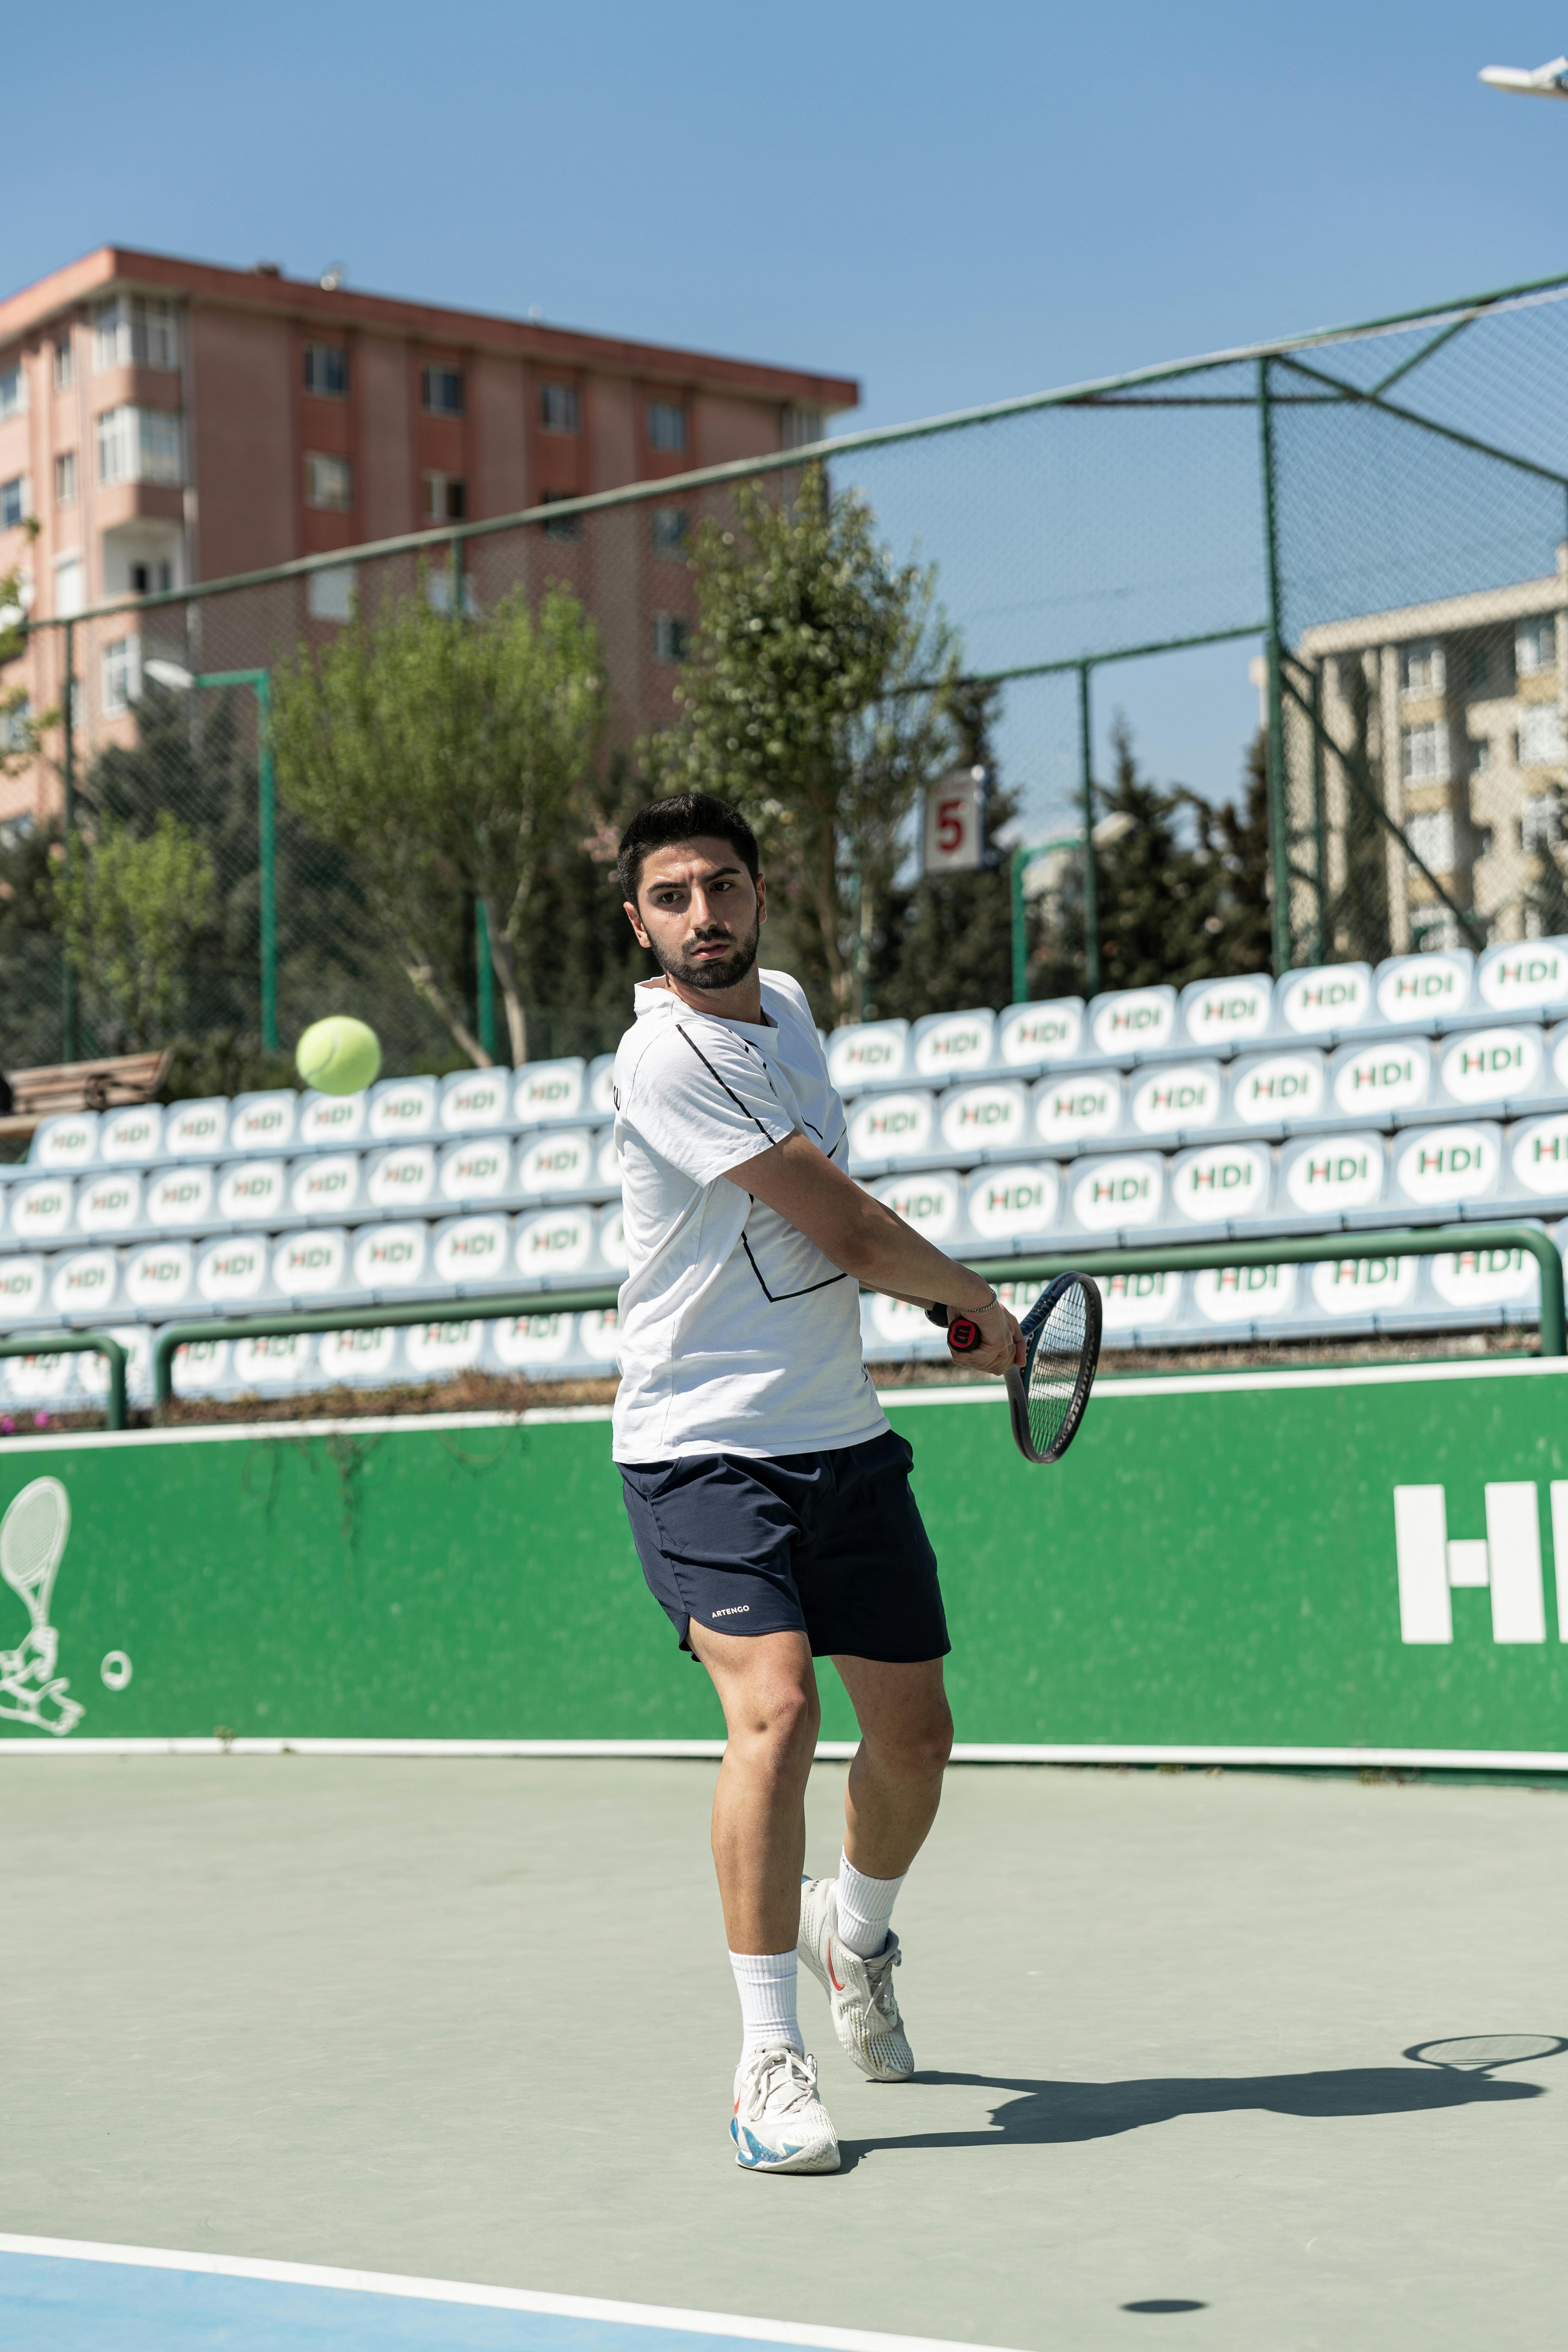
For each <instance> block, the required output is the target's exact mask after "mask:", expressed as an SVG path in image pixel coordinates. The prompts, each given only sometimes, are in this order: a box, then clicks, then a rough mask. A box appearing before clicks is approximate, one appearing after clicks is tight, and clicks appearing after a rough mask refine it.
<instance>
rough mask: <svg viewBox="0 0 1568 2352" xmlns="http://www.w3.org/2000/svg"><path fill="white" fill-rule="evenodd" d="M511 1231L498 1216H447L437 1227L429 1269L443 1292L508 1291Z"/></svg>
mask: <svg viewBox="0 0 1568 2352" xmlns="http://www.w3.org/2000/svg"><path fill="white" fill-rule="evenodd" d="M510 1243H511V1228H510V1220H509V1219H507V1218H506V1217H504V1216H501V1215H500V1214H492V1215H490V1216H484V1217H448V1218H447V1220H446V1221H445V1223H442V1224H439V1225H437V1227H436V1231H435V1235H434V1238H433V1241H432V1244H431V1252H430V1268H431V1272H432V1274H433V1275H434V1276H435V1278H436V1280H437V1283H438V1284H439V1285H440V1286H441V1287H442V1288H443V1289H447V1290H454V1291H457V1292H458V1294H459V1295H460V1294H461V1293H462V1292H463V1291H465V1290H467V1291H469V1292H473V1293H476V1294H477V1293H479V1292H480V1291H495V1290H510V1287H511V1275H512V1268H511V1265H510V1256H511V1250H510Z"/></svg>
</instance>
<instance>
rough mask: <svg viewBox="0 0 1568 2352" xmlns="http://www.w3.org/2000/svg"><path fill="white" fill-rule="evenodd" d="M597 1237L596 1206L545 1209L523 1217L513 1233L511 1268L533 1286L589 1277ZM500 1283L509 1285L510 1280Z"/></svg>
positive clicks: (502, 1286) (520, 1278) (504, 1285)
mask: <svg viewBox="0 0 1568 2352" xmlns="http://www.w3.org/2000/svg"><path fill="white" fill-rule="evenodd" d="M594 1239H595V1235H594V1212H593V1211H592V1209H587V1208H559V1209H542V1210H540V1211H537V1212H536V1213H534V1214H533V1215H532V1216H524V1217H519V1219H518V1220H517V1223H516V1226H515V1228H514V1230H513V1233H512V1236H511V1268H510V1271H511V1273H512V1274H513V1275H515V1276H517V1277H518V1279H519V1280H520V1281H521V1282H523V1283H526V1284H529V1285H532V1284H534V1283H536V1282H538V1283H556V1284H560V1283H563V1282H568V1281H583V1280H585V1279H587V1278H589V1276H590V1272H591V1269H592V1267H593V1264H594V1255H595V1252H594ZM509 1286H510V1283H503V1284H500V1285H498V1287H500V1288H505V1287H509Z"/></svg>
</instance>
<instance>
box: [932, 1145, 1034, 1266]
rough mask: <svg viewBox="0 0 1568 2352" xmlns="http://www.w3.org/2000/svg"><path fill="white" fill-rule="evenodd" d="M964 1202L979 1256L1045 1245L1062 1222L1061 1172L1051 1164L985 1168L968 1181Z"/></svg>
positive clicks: (934, 1179) (965, 1218)
mask: <svg viewBox="0 0 1568 2352" xmlns="http://www.w3.org/2000/svg"><path fill="white" fill-rule="evenodd" d="M912 1181H918V1182H921V1183H927V1184H930V1183H935V1182H938V1181H942V1180H941V1179H939V1178H936V1177H932V1176H926V1177H921V1178H918V1179H915V1180H912ZM1061 1206H1062V1171H1061V1170H1060V1169H1059V1168H1058V1166H1057V1165H1056V1162H1055V1161H1054V1160H1034V1161H1032V1162H1030V1163H1029V1164H1027V1165H1025V1166H1017V1165H1015V1166H1013V1167H1001V1168H987V1169H984V1171H982V1172H981V1173H980V1174H979V1175H978V1176H975V1177H973V1179H972V1180H971V1181H970V1183H969V1186H968V1188H967V1190H966V1192H964V1193H963V1216H964V1221H965V1223H967V1225H968V1228H969V1231H970V1233H971V1234H973V1236H974V1248H975V1252H976V1254H977V1255H978V1254H979V1252H980V1251H982V1250H1001V1249H1016V1248H1019V1247H1022V1246H1024V1245H1025V1244H1029V1243H1032V1242H1038V1243H1042V1244H1044V1243H1047V1242H1048V1241H1049V1240H1050V1238H1051V1235H1052V1234H1054V1233H1055V1232H1056V1231H1057V1229H1058V1224H1059V1223H1060V1220H1061ZM931 1238H932V1239H933V1240H934V1239H935V1235H934V1234H933V1235H932V1236H931Z"/></svg>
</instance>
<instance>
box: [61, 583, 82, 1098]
mask: <svg viewBox="0 0 1568 2352" xmlns="http://www.w3.org/2000/svg"><path fill="white" fill-rule="evenodd" d="M65 635H66V674H65V683H64V686H63V687H62V688H61V696H60V709H61V714H62V716H61V722H60V723H61V729H62V734H63V740H62V743H61V747H60V775H61V779H62V782H63V783H64V787H65V811H64V824H65V836H66V837H65V852H66V860H65V871H66V880H67V881H69V880H70V878H71V874H72V870H73V868H74V867H75V865H76V624H75V622H74V621H68V622H67V623H66V631H65ZM64 962H65V972H64V985H63V986H62V988H61V990H60V1059H61V1061H62V1062H74V1061H76V1060H77V1059H78V1048H79V1044H80V1040H79V1036H78V1034H77V1030H78V1022H77V1002H76V972H75V970H74V968H73V966H72V964H71V960H70V957H69V955H68V954H67V955H66V956H65V958H64Z"/></svg>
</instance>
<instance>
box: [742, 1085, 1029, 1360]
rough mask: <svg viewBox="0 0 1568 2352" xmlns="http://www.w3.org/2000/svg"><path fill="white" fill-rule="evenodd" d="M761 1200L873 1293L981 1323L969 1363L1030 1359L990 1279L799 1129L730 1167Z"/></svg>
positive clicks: (744, 1186) (754, 1196)
mask: <svg viewBox="0 0 1568 2352" xmlns="http://www.w3.org/2000/svg"><path fill="white" fill-rule="evenodd" d="M727 1174H728V1179H729V1181H730V1182H731V1184H738V1185H739V1186H740V1188H741V1190H742V1192H750V1193H751V1195H752V1198H753V1200H757V1201H763V1202H766V1204H767V1206H768V1207H769V1208H770V1209H776V1210H777V1211H778V1213H779V1215H780V1216H781V1217H784V1218H787V1219H788V1221H789V1223H791V1224H792V1225H795V1226H798V1227H799V1229H800V1231H801V1232H802V1233H803V1234H805V1237H806V1239H807V1240H808V1241H813V1242H815V1243H816V1246H817V1248H818V1249H819V1250H820V1251H821V1252H822V1254H823V1255H824V1256H825V1257H829V1258H831V1259H832V1261H833V1263H834V1265H837V1266H842V1267H843V1269H844V1271H845V1273H846V1274H852V1275H853V1276H855V1278H856V1280H857V1281H858V1282H863V1283H864V1284H865V1285H866V1287H867V1288H868V1290H880V1291H885V1292H886V1293H887V1294H888V1296H889V1297H892V1298H907V1299H909V1300H910V1302H911V1304H913V1305H915V1306H919V1307H936V1306H941V1307H953V1308H955V1309H957V1310H958V1312H960V1313H961V1314H963V1315H967V1316H968V1317H969V1318H970V1319H971V1320H972V1321H973V1322H974V1323H977V1324H978V1325H979V1327H980V1330H981V1334H982V1337H983V1339H984V1345H983V1346H982V1347H979V1348H976V1349H974V1350H973V1353H972V1354H971V1355H970V1356H969V1357H968V1359H967V1360H968V1361H969V1362H971V1363H973V1365H975V1366H976V1368H977V1369H978V1370H981V1371H985V1372H1005V1370H1007V1368H1008V1366H1009V1365H1010V1364H1021V1363H1022V1362H1023V1360H1024V1343H1023V1341H1022V1339H1020V1338H1019V1335H1018V1326H1017V1324H1016V1322H1015V1321H1014V1319H1013V1318H1012V1316H1011V1315H1009V1314H1008V1312H1007V1309H1006V1308H1005V1307H1003V1306H1001V1305H1000V1304H999V1303H998V1301H997V1298H996V1295H995V1293H994V1291H993V1289H992V1287H991V1286H990V1284H989V1283H988V1282H986V1281H985V1280H984V1277H983V1276H980V1275H978V1274H974V1273H972V1272H971V1270H970V1268H969V1267H968V1266H966V1265H959V1264H958V1263H957V1262H956V1260H954V1259H952V1258H950V1257H947V1256H945V1255H943V1253H942V1251H941V1250H939V1249H938V1248H936V1247H935V1245H934V1244H932V1243H931V1242H928V1241H925V1240H923V1239H922V1238H921V1235H920V1234H917V1233H916V1232H915V1230H914V1228H913V1226H912V1225H906V1224H905V1223H904V1221H903V1219H902V1217H900V1216H899V1215H898V1214H896V1213H895V1212H894V1211H893V1210H891V1209H889V1207H888V1206H887V1204H886V1203H885V1202H881V1201H878V1200H874V1199H873V1198H872V1196H871V1194H870V1193H869V1192H865V1191H863V1190H862V1188H861V1187H860V1186H859V1185H858V1184H857V1183H856V1181H854V1179H853V1177H850V1176H846V1175H845V1173H844V1171H843V1170H842V1169H841V1168H836V1167H835V1166H834V1164H833V1162H832V1160H829V1159H828V1157H827V1155H826V1152H824V1151H820V1150H818V1149H817V1147H816V1144H815V1143H813V1142H812V1140H811V1139H810V1137H809V1136H806V1135H802V1134H801V1133H800V1132H799V1130H798V1129H797V1130H796V1132H795V1134H794V1135H788V1136H786V1137H785V1138H784V1141H783V1142H782V1143H775V1144H773V1146H772V1147H771V1149H770V1150H766V1151H759V1152H758V1154H757V1156H756V1158H755V1159H754V1160H742V1163H741V1165H740V1167H738V1168H732V1169H730V1170H729V1171H727Z"/></svg>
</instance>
